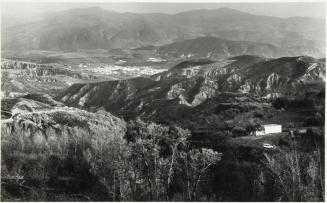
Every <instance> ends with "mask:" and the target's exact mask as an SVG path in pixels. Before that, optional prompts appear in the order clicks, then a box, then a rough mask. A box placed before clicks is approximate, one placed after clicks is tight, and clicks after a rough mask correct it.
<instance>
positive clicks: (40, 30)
mask: <svg viewBox="0 0 327 203" xmlns="http://www.w3.org/2000/svg"><path fill="white" fill-rule="evenodd" d="M4 19H7V18H4ZM3 23H4V24H6V22H3ZM1 35H2V49H3V50H9V49H11V50H17V49H18V50H21V49H23V50H24V49H25V50H32V49H42V50H71V51H76V50H81V49H99V48H102V49H107V50H111V49H115V48H133V47H140V46H148V45H164V44H168V43H172V42H177V41H181V40H186V39H193V38H198V37H203V36H209V35H210V36H214V37H221V38H224V39H229V40H235V41H249V42H253V43H254V44H258V42H259V43H263V44H260V45H258V47H257V46H252V45H248V44H246V43H245V44H244V43H243V45H242V49H241V50H242V51H243V52H244V50H245V48H246V47H248V49H249V50H248V51H247V53H246V54H257V53H258V52H259V50H263V51H265V52H267V53H266V55H267V56H268V55H271V52H272V53H274V52H276V48H275V47H274V46H276V47H279V48H281V49H282V50H285V51H286V52H289V53H294V52H295V53H298V52H297V50H301V54H307V55H311V56H323V55H324V52H325V46H324V45H325V23H324V21H323V20H322V19H312V18H288V19H282V18H275V17H267V16H257V15H252V14H249V13H245V12H240V11H237V10H234V9H229V8H221V9H217V10H196V11H189V12H183V13H178V14H174V15H168V14H134V13H116V12H110V11H107V10H105V9H102V8H98V7H92V8H86V9H71V10H67V11H63V12H57V13H51V14H49V15H47V16H45V17H43V18H38V21H35V22H34V21H33V22H28V23H26V24H24V25H19V26H17V25H16V26H15V25H11V26H9V27H8V26H7V27H6V29H5V30H2V32H1ZM264 44H271V45H264ZM222 50H224V49H223V48H222ZM277 50H278V49H277ZM227 52H228V51H227ZM230 52H231V53H232V52H237V53H238V51H236V50H234V51H230ZM243 52H242V53H240V54H245V53H243ZM201 55H202V54H201Z"/></svg>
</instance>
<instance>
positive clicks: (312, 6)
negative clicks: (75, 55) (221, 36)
mask: <svg viewBox="0 0 327 203" xmlns="http://www.w3.org/2000/svg"><path fill="white" fill-rule="evenodd" d="M93 6H100V7H103V8H105V9H107V10H111V11H116V12H123V13H124V12H133V13H167V14H174V13H178V12H183V11H189V10H196V9H218V8H221V7H229V8H233V9H237V10H240V11H244V12H248V13H251V14H256V15H266V16H274V17H281V18H288V17H293V16H303V17H313V18H323V19H324V18H325V9H326V5H325V3H323V2H320V3H319V2H315V3H309V2H307V3H305V2H302V3H300V2H292V3H277V2H275V3H176V2H175V3H172V2H171V3H140V2H132V3H103V2H102V3H88V2H85V3H77V2H69V3H65V2H61V3H53V2H52V3H51V2H48V3H42V2H36V3H27V2H2V5H1V8H2V13H4V14H6V13H11V14H16V13H17V14H19V13H22V12H31V13H33V12H34V13H44V12H51V11H61V10H67V9H72V8H86V7H93Z"/></svg>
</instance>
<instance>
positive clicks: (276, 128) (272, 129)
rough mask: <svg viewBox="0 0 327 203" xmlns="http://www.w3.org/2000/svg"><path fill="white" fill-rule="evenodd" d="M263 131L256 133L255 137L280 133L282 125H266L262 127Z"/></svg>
mask: <svg viewBox="0 0 327 203" xmlns="http://www.w3.org/2000/svg"><path fill="white" fill-rule="evenodd" d="M262 127H263V129H262V130H259V131H256V132H255V135H267V134H272V133H281V132H282V125H279V124H266V125H263V126H262Z"/></svg>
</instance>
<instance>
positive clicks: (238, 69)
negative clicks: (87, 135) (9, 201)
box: [57, 56, 325, 117]
mask: <svg viewBox="0 0 327 203" xmlns="http://www.w3.org/2000/svg"><path fill="white" fill-rule="evenodd" d="M324 76H325V63H324V62H322V61H320V60H316V59H314V58H311V57H284V58H278V59H266V58H261V57H256V56H241V57H234V58H230V59H229V60H227V61H215V62H214V61H208V60H198V61H188V62H182V63H180V64H178V65H177V66H175V67H173V68H171V69H170V70H168V71H167V72H163V73H160V74H157V75H154V76H152V77H150V78H142V77H140V78H133V79H130V80H121V81H107V82H101V83H88V84H75V85H73V86H72V87H70V88H68V89H67V90H66V91H65V92H64V93H63V94H61V95H60V96H59V97H58V98H57V99H58V100H60V101H61V102H63V103H65V104H67V105H70V106H75V107H80V108H85V109H89V110H96V109H104V110H106V111H109V112H112V113H113V114H115V115H119V116H123V117H135V116H144V117H153V116H155V115H157V116H158V115H160V114H163V113H171V112H168V111H170V110H164V109H175V110H176V108H178V109H184V110H185V109H192V108H195V107H197V106H199V105H201V104H202V103H204V102H206V101H207V100H209V99H211V98H214V97H219V95H221V94H224V93H226V92H234V93H242V94H253V95H256V97H266V98H271V97H276V96H281V95H292V94H295V93H296V92H299V91H302V90H301V89H298V84H303V85H304V86H305V85H307V84H308V85H309V84H312V83H318V84H324ZM319 88H321V87H319ZM319 88H318V89H319ZM175 110H174V111H175ZM165 111H166V112H165ZM159 112H161V113H159ZM175 112H177V111H175Z"/></svg>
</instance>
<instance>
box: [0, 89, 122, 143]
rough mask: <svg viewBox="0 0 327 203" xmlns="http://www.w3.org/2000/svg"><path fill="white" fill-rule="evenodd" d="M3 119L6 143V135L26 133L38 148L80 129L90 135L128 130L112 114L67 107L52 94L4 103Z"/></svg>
mask: <svg viewBox="0 0 327 203" xmlns="http://www.w3.org/2000/svg"><path fill="white" fill-rule="evenodd" d="M1 119H2V121H1V128H2V130H3V133H1V135H2V139H3V140H6V139H7V137H4V136H5V135H8V136H9V135H11V134H12V133H15V132H16V131H17V132H19V131H23V132H24V133H25V135H26V136H29V135H30V136H31V137H30V139H31V140H30V141H31V142H33V143H34V142H36V143H34V144H36V145H37V144H42V145H46V143H48V144H49V142H51V141H54V140H53V139H56V137H55V136H59V135H60V134H65V133H67V132H68V134H69V132H73V131H74V130H78V129H79V130H81V131H83V132H86V133H89V134H92V133H95V134H96V133H99V132H102V131H103V132H106V133H111V134H121V133H123V132H124V128H125V123H124V121H122V120H120V119H118V118H116V117H114V116H112V115H111V114H110V113H108V112H102V111H99V112H95V113H91V112H87V111H84V110H80V109H77V108H72V107H66V106H64V105H63V104H61V103H59V102H56V101H54V100H53V99H52V98H51V97H49V96H48V95H39V94H34V95H27V96H25V97H21V98H16V99H5V100H1ZM51 136H54V137H51ZM67 139H68V138H67Z"/></svg>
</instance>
